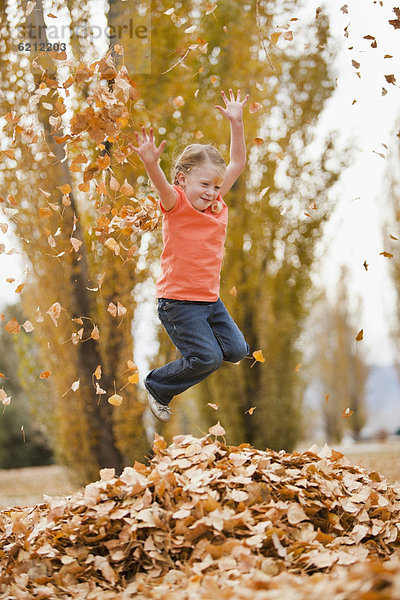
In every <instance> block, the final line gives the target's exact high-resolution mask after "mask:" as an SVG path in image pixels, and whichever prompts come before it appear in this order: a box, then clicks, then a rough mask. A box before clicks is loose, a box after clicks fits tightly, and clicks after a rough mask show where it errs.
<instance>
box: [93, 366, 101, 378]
mask: <svg viewBox="0 0 400 600" xmlns="http://www.w3.org/2000/svg"><path fill="white" fill-rule="evenodd" d="M93 375H94V377H96V379H100V378H101V365H97V367H96V369H95V371H94V373H93Z"/></svg>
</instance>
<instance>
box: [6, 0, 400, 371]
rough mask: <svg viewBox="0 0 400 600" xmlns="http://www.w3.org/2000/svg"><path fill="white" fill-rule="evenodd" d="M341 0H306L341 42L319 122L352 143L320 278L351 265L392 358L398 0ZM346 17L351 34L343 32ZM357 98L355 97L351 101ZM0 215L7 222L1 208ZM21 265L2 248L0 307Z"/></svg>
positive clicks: (354, 285) (369, 333)
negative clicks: (389, 229) (388, 252)
mask: <svg viewBox="0 0 400 600" xmlns="http://www.w3.org/2000/svg"><path fill="white" fill-rule="evenodd" d="M344 4H345V2H344V1H342V0H325V4H322V0H321V3H318V2H317V1H315V0H312V1H310V2H309V3H307V12H308V11H309V14H310V15H311V18H313V15H315V11H316V8H317V7H318V6H321V7H322V9H323V10H324V11H325V10H326V11H327V12H328V14H329V17H330V20H331V32H332V34H333V36H334V38H335V40H336V43H337V48H338V57H337V61H336V65H335V69H336V74H337V88H336V91H335V94H334V96H333V98H332V99H331V100H330V101H329V105H328V106H327V109H326V111H325V113H324V115H323V117H322V119H321V124H320V126H319V127H318V129H319V130H320V131H321V133H323V132H324V131H326V130H330V129H335V130H337V131H338V132H339V141H340V144H341V145H342V146H343V147H345V146H349V145H351V147H352V148H353V152H352V156H353V160H352V164H351V166H350V167H349V168H348V169H346V170H345V171H344V172H343V175H342V177H341V180H340V182H339V184H338V185H337V186H336V187H335V189H334V190H333V192H332V193H333V197H334V198H335V199H337V207H336V210H335V214H334V215H333V217H332V218H331V220H330V222H329V223H328V224H327V227H326V234H325V237H324V239H323V241H322V243H321V245H320V247H319V254H320V256H321V258H320V268H319V271H318V272H317V273H316V274H315V282H316V284H319V283H321V282H322V283H323V284H324V285H326V286H327V288H328V293H330V294H333V293H334V290H335V281H336V279H337V276H338V273H339V269H340V265H341V264H346V265H347V266H348V267H349V269H350V271H351V293H352V294H353V297H356V296H357V295H358V296H360V297H361V299H362V302H363V311H362V314H361V315H360V316H359V323H358V329H361V328H363V329H364V342H363V344H364V348H365V349H366V350H367V356H368V359H369V361H370V362H372V363H374V364H381V365H382V364H391V363H392V362H393V360H394V354H393V349H392V346H391V343H390V340H389V335H388V330H389V327H390V319H391V316H392V315H393V306H394V295H393V289H392V286H391V282H390V279H389V276H388V260H389V259H387V258H385V257H383V256H379V253H380V252H382V251H383V250H385V249H386V247H385V241H386V240H384V239H383V235H382V231H381V230H382V223H383V220H384V218H385V206H387V205H388V198H387V190H386V189H385V187H384V184H383V182H384V177H385V175H386V177H387V172H386V171H385V169H387V168H388V165H389V164H391V165H393V162H391V163H389V162H388V159H383V158H382V157H381V156H378V154H376V153H374V151H375V152H379V153H383V154H384V155H385V156H389V154H390V150H391V149H392V148H393V149H394V148H395V147H396V144H397V145H398V144H399V143H400V140H399V138H397V137H396V132H397V131H399V129H400V93H399V87H398V84H399V85H400V60H399V58H400V30H399V29H398V30H395V29H394V28H393V27H392V26H390V25H389V24H388V20H389V19H394V18H395V14H394V13H393V12H392V7H393V3H392V2H388V0H384V2H383V4H384V5H383V7H382V6H380V4H379V2H378V1H377V2H375V1H374V0H348V2H347V6H348V11H349V12H348V14H343V12H342V11H341V6H343V5H344ZM397 4H399V3H397ZM293 16H295V15H293ZM347 25H349V27H348V32H349V37H348V38H346V37H344V28H345V27H346V26H347ZM294 32H295V28H294ZM368 34H369V35H374V36H376V39H377V43H378V47H377V48H376V49H373V48H371V46H370V44H371V41H372V40H364V39H363V36H365V35H368ZM350 46H354V47H353V49H352V50H348V47H350ZM385 54H392V55H393V58H391V59H384V58H383V56H384V55H385ZM352 59H353V60H356V61H357V62H359V63H360V64H361V66H360V68H359V72H360V75H361V78H358V77H357V74H356V69H355V68H354V66H352ZM389 74H394V75H395V77H396V79H397V82H396V85H392V84H388V83H387V82H386V80H385V78H384V75H389ZM382 86H384V87H385V88H386V89H387V92H388V93H387V95H386V96H382V95H381V91H382ZM353 100H357V102H356V103H355V104H354V105H353V104H352V103H353ZM396 124H397V126H396ZM382 144H385V145H386V146H387V147H388V149H385V148H384V147H383V146H382ZM3 193H4V192H3ZM385 194H386V196H385ZM0 222H5V218H3V216H2V215H1V214H0ZM393 233H395V232H393ZM0 243H5V245H6V251H7V250H9V249H11V248H12V247H13V246H14V244H13V243H12V241H11V240H10V238H9V236H8V235H3V234H1V232H0ZM399 244H400V242H399ZM386 246H387V244H386ZM399 247H400V246H399ZM364 260H366V261H367V263H368V264H369V269H368V272H366V271H365V269H364V267H363V262H364ZM23 269H24V261H23V259H22V258H21V257H20V256H18V255H11V256H7V255H6V254H4V253H3V254H0V310H1V309H2V308H3V307H4V305H5V304H6V303H7V302H13V301H15V299H16V294H15V291H14V290H15V288H16V287H17V285H18V284H19V283H21V282H22V281H23V275H22V273H23ZM7 277H15V279H16V281H15V282H14V283H12V284H10V283H7V282H6V281H5V280H6V278H7ZM358 329H357V331H358ZM357 331H356V332H355V334H356V333H357Z"/></svg>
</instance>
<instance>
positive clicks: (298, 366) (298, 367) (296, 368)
mask: <svg viewBox="0 0 400 600" xmlns="http://www.w3.org/2000/svg"><path fill="white" fill-rule="evenodd" d="M300 367H301V363H299V364H298V365H296V366H295V368H294V370H295V371H296V373H298V372H299V371H300Z"/></svg>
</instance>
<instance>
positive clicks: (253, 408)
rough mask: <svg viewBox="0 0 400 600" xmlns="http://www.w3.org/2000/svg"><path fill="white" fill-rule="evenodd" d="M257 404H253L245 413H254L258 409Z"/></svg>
mask: <svg viewBox="0 0 400 600" xmlns="http://www.w3.org/2000/svg"><path fill="white" fill-rule="evenodd" d="M256 408H257V407H256V406H252V407H251V408H249V410H246V412H245V413H244V414H245V415H252V414H253V412H254V411H255V410H256Z"/></svg>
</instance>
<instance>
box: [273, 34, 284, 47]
mask: <svg viewBox="0 0 400 600" xmlns="http://www.w3.org/2000/svg"><path fill="white" fill-rule="evenodd" d="M281 34H282V31H274V32H273V33H271V44H272V45H273V46H275V45H276V43H277V41H278V40H279V37H280V35H281Z"/></svg>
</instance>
